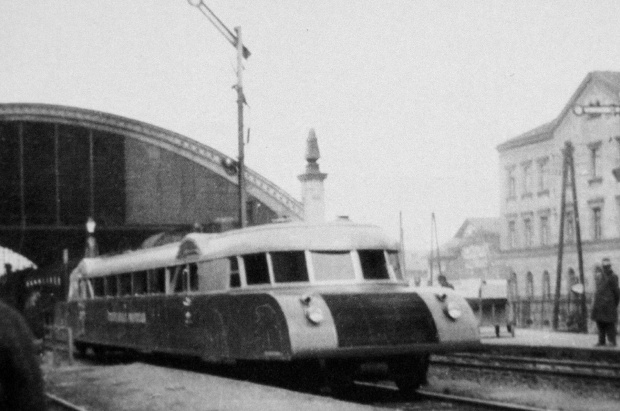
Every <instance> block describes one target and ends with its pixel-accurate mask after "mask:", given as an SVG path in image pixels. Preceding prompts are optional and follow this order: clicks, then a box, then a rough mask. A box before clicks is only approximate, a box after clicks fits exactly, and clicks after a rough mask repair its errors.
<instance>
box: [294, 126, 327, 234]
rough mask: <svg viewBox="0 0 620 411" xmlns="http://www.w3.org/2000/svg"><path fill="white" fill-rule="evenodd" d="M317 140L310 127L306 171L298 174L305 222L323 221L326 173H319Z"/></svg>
mask: <svg viewBox="0 0 620 411" xmlns="http://www.w3.org/2000/svg"><path fill="white" fill-rule="evenodd" d="M320 157H321V155H320V153H319V142H318V141H317V138H316V133H315V132H314V129H310V132H309V133H308V140H307V141H306V161H307V162H308V163H307V164H306V172H305V173H304V174H300V175H299V176H298V178H299V181H301V197H302V201H303V204H304V221H306V222H307V223H322V222H324V221H325V189H324V187H323V180H325V178H327V174H325V173H321V171H320V170H319V165H318V164H317V161H318V159H319V158H320Z"/></svg>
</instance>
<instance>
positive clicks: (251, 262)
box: [241, 253, 270, 285]
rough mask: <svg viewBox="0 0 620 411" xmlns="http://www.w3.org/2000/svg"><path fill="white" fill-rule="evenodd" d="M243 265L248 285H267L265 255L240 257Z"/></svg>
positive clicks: (267, 273)
mask: <svg viewBox="0 0 620 411" xmlns="http://www.w3.org/2000/svg"><path fill="white" fill-rule="evenodd" d="M241 258H243V263H244V265H245V278H246V280H247V282H248V285H258V284H269V283H270V280H269V266H268V265H267V254H265V253H258V254H246V255H244V256H242V257H241Z"/></svg>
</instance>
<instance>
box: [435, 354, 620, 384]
mask: <svg viewBox="0 0 620 411" xmlns="http://www.w3.org/2000/svg"><path fill="white" fill-rule="evenodd" d="M431 364H435V365H445V366H458V367H468V368H479V369H492V370H499V371H513V372H522V373H531V374H546V375H556V376H563V377H573V378H603V379H608V380H620V366H618V365H616V364H604V363H596V362H586V361H567V360H550V359H546V358H545V359H541V358H532V357H516V356H505V355H497V356H495V355H486V354H481V355H476V354H457V355H450V356H433V357H432V358H431Z"/></svg>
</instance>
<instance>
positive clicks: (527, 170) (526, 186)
mask: <svg viewBox="0 0 620 411" xmlns="http://www.w3.org/2000/svg"><path fill="white" fill-rule="evenodd" d="M531 194H532V163H531V162H529V161H528V162H527V163H524V164H523V195H524V196H527V195H531Z"/></svg>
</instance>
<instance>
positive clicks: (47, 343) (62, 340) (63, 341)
mask: <svg viewBox="0 0 620 411" xmlns="http://www.w3.org/2000/svg"><path fill="white" fill-rule="evenodd" d="M45 331H46V332H45V338H44V339H43V347H44V348H45V349H48V350H51V352H52V359H53V360H52V361H53V363H54V365H55V366H58V365H60V352H63V353H66V356H67V358H68V360H69V364H70V365H73V362H74V355H73V330H72V329H71V328H69V327H66V326H59V325H49V326H46V327H45Z"/></svg>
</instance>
